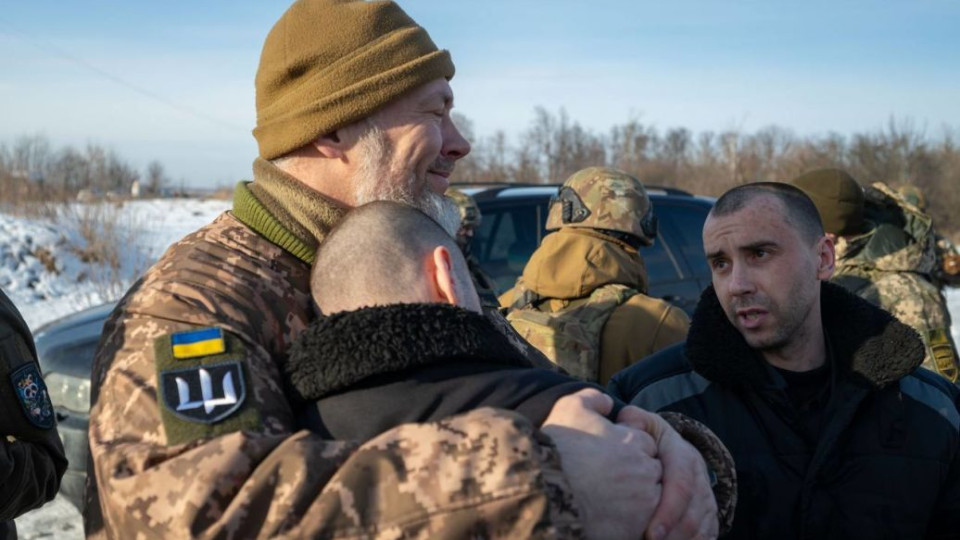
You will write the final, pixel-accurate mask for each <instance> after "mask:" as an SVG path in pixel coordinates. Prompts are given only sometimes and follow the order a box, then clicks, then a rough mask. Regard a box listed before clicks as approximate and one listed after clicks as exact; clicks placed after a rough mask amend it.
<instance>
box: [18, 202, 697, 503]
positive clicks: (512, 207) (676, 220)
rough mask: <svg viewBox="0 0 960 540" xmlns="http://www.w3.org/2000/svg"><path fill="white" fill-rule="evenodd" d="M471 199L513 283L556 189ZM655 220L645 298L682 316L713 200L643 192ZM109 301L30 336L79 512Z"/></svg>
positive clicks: (485, 238)
mask: <svg viewBox="0 0 960 540" xmlns="http://www.w3.org/2000/svg"><path fill="white" fill-rule="evenodd" d="M459 187H461V188H462V189H463V190H464V191H466V192H468V193H470V194H471V195H473V196H474V198H475V199H476V201H477V205H478V206H479V207H480V211H481V213H482V214H483V222H482V223H481V225H480V228H479V230H478V231H477V232H476V234H475V236H474V239H473V242H474V244H473V248H472V249H473V252H474V253H475V254H476V255H477V258H478V259H479V261H480V264H481V265H482V266H483V267H484V269H485V270H486V271H487V272H488V273H489V275H490V276H491V277H492V278H493V279H494V280H495V281H496V284H497V288H498V289H499V290H498V291H497V292H498V293H499V292H503V291H505V290H507V289H509V288H510V287H512V286H513V284H514V282H515V281H516V279H517V276H519V275H520V273H521V272H522V271H523V266H524V265H525V264H526V262H527V259H529V258H530V255H531V254H532V253H533V251H534V250H535V249H536V248H537V246H538V245H540V240H541V239H542V238H543V237H544V235H545V234H546V230H545V229H544V225H545V224H546V221H547V206H548V204H549V201H550V197H551V196H553V195H554V194H556V193H557V189H558V186H555V185H553V186H546V185H540V186H519V187H518V186H508V185H503V186H493V187H491V186H486V187H472V186H469V185H462V186H459ZM648 192H649V193H650V199H651V201H653V206H654V210H655V212H656V213H657V218H658V220H659V223H660V233H659V235H658V237H657V241H656V242H655V243H654V245H653V246H652V247H649V248H643V249H642V250H641V254H642V255H643V258H644V261H645V262H646V266H647V272H648V274H649V278H650V291H649V294H650V295H652V296H657V297H660V298H664V299H666V300H668V301H670V302H673V303H674V304H676V305H678V306H680V307H681V308H683V309H684V310H686V311H687V312H688V313H689V312H691V311H692V310H693V308H694V306H696V303H697V298H698V297H699V295H700V291H701V290H702V289H703V287H705V286H706V285H707V284H708V283H709V282H710V270H709V268H708V267H707V264H706V261H705V257H704V255H703V248H702V243H701V238H700V234H701V230H702V229H703V222H704V220H705V219H706V216H707V213H708V212H709V211H710V208H711V206H712V205H713V200H712V199H707V198H703V197H697V196H693V195H690V194H689V193H685V192H682V191H678V190H669V189H658V188H649V189H648ZM112 309H113V304H107V305H103V306H98V307H94V308H91V309H88V310H85V311H82V312H79V313H76V314H73V315H70V316H68V317H65V318H63V319H60V320H57V321H55V322H52V323H50V324H48V325H46V326H44V327H43V328H41V329H40V330H38V331H37V332H36V335H35V336H34V337H35V339H36V342H37V353H38V355H39V357H40V365H41V367H42V368H43V373H44V377H45V379H46V382H47V386H48V387H49V390H50V397H51V399H52V400H53V403H54V406H55V408H56V411H57V418H58V421H59V430H60V437H61V438H62V439H63V445H64V448H65V449H66V452H67V457H68V459H69V460H70V467H69V469H68V470H67V474H66V475H65V476H64V478H63V481H62V483H61V488H60V489H61V492H63V494H64V496H65V497H66V498H67V499H68V500H69V501H70V502H72V503H73V504H75V505H76V506H77V508H81V509H82V502H83V485H84V478H85V476H86V467H87V452H88V450H87V448H88V446H87V427H88V425H89V415H90V368H91V365H92V363H93V355H94V353H95V351H96V347H97V343H98V341H99V339H100V333H101V332H102V331H103V324H104V322H105V321H106V318H107V316H108V315H109V314H110V312H111V311H112Z"/></svg>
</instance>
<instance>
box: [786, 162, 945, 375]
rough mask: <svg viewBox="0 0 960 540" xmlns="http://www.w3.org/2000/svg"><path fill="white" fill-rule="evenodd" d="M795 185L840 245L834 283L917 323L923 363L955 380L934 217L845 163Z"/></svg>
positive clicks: (810, 174) (809, 175)
mask: <svg viewBox="0 0 960 540" xmlns="http://www.w3.org/2000/svg"><path fill="white" fill-rule="evenodd" d="M790 183H791V184H793V185H795V186H796V187H798V188H800V189H801V190H803V191H804V192H805V193H806V194H807V195H808V196H809V197H810V199H812V200H813V203H814V204H815V205H816V206H817V211H818V212H820V216H821V219H822V220H823V226H824V231H825V232H826V234H827V235H828V236H830V237H831V238H832V239H833V240H834V243H835V244H836V269H835V270H834V274H833V278H831V281H833V282H834V283H837V284H838V285H841V286H843V287H844V288H846V289H847V290H849V291H850V292H852V293H854V294H856V295H857V296H860V297H861V298H864V299H866V300H868V301H870V302H872V303H873V304H875V305H878V306H880V307H882V308H883V309H885V310H887V311H889V312H890V313H892V314H893V315H894V316H895V317H897V318H898V319H899V320H900V321H901V322H903V323H904V324H907V325H909V326H911V327H913V329H914V330H916V331H917V333H918V334H920V337H921V339H922V340H923V344H924V347H925V349H926V356H925V358H924V361H923V367H925V368H927V369H929V370H931V371H934V372H936V373H939V374H940V375H943V376H944V377H946V378H947V379H949V380H950V381H951V382H954V383H955V382H957V380H958V377H960V362H958V357H957V350H956V346H955V345H954V343H953V338H952V337H951V335H950V326H951V321H950V311H949V309H948V308H947V303H946V300H945V299H944V297H943V295H942V294H941V292H940V288H939V286H938V285H937V281H936V279H935V278H934V275H935V270H936V264H937V257H936V252H935V237H934V233H933V225H932V220H931V218H930V216H928V215H927V214H925V213H923V212H922V211H921V210H920V209H919V208H917V206H915V205H914V204H911V203H910V202H909V201H907V200H906V199H904V198H902V197H900V195H899V194H898V193H897V192H896V191H894V190H893V189H891V188H890V187H888V186H887V185H886V184H883V183H881V182H875V183H873V184H872V185H870V186H861V185H860V184H859V183H857V181H856V179H854V178H853V177H852V176H850V174H849V173H847V172H845V171H843V170H840V169H818V170H814V171H809V172H807V173H804V174H802V175H800V176H798V177H797V178H795V179H793V180H792V181H791V182H790Z"/></svg>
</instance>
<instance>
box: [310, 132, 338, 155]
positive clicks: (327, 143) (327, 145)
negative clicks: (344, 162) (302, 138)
mask: <svg viewBox="0 0 960 540" xmlns="http://www.w3.org/2000/svg"><path fill="white" fill-rule="evenodd" d="M309 146H310V147H312V149H313V150H314V151H315V152H316V153H317V154H319V156H320V157H324V158H329V159H343V157H344V155H345V153H346V145H345V144H344V142H343V136H342V135H341V133H340V130H337V131H333V132H331V133H327V134H326V135H321V136H319V137H317V138H316V139H314V140H313V141H312V142H311V143H310V145H309Z"/></svg>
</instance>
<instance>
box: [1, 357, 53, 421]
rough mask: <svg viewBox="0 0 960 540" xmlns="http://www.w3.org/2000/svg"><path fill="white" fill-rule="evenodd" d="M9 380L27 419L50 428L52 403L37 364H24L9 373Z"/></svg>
mask: <svg viewBox="0 0 960 540" xmlns="http://www.w3.org/2000/svg"><path fill="white" fill-rule="evenodd" d="M10 380H11V381H12V382H13V389H14V390H15V391H16V392H15V393H16V394H17V400H18V401H19V402H20V406H21V408H23V412H24V414H26V415H27V420H29V421H30V423H31V424H33V425H35V426H37V427H38V428H42V429H50V428H52V427H53V424H54V419H53V404H52V403H50V394H49V393H48V392H47V385H46V384H45V383H44V382H43V377H41V376H40V369H38V368H37V365H36V364H34V363H32V362H31V363H28V364H25V365H24V366H23V367H21V368H19V369H17V370H16V371H14V372H13V373H11V374H10Z"/></svg>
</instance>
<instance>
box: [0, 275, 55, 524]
mask: <svg viewBox="0 0 960 540" xmlns="http://www.w3.org/2000/svg"><path fill="white" fill-rule="evenodd" d="M0 406H2V410H3V433H2V434H3V440H2V442H0V450H2V452H0V475H2V478H3V483H2V484H0V538H4V539H6V538H16V537H17V529H16V526H15V524H14V522H13V518H15V517H17V516H19V515H20V514H23V513H24V512H26V511H28V510H32V509H34V508H38V507H40V506H41V505H42V504H43V503H45V502H47V501H49V500H51V499H53V497H54V496H55V495H56V494H57V490H58V489H59V488H60V478H62V477H63V473H64V472H65V471H66V470H67V458H66V457H65V456H64V454H63V445H62V444H61V443H60V436H59V435H58V434H57V422H56V418H55V415H54V412H53V405H52V404H51V403H50V396H49V394H48V393H47V389H46V385H45V384H44V382H43V378H42V377H41V375H40V368H39V366H38V365H37V353H36V351H35V350H34V346H33V339H32V337H31V335H30V329H29V328H27V325H26V323H24V322H23V319H22V318H21V317H20V313H19V312H18V311H17V308H16V307H15V306H14V305H13V302H11V301H10V299H9V298H7V296H6V295H5V294H4V293H3V291H0Z"/></svg>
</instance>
